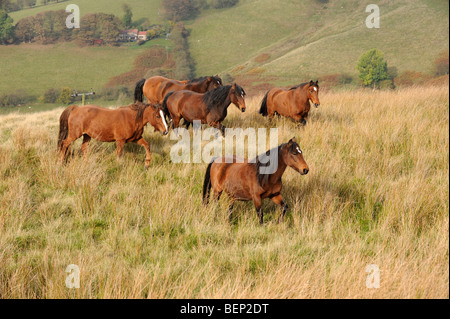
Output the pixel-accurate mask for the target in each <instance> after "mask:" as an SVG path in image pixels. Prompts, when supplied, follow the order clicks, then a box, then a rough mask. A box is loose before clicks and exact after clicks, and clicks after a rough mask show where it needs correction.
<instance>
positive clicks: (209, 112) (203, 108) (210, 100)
mask: <svg viewBox="0 0 450 319" xmlns="http://www.w3.org/2000/svg"><path fill="white" fill-rule="evenodd" d="M245 95H246V94H245V91H244V89H243V88H242V87H240V86H239V85H237V84H236V83H235V84H233V85H226V86H221V87H219V88H217V89H215V90H213V91H209V92H208V93H205V94H201V93H196V92H192V91H176V92H171V93H169V94H167V95H166V97H165V99H164V102H163V109H164V111H165V112H166V113H167V112H168V113H169V114H170V116H171V117H172V120H173V125H174V126H173V127H174V128H175V129H176V128H178V126H179V123H180V120H181V119H182V118H183V119H184V120H185V121H187V122H188V123H192V122H193V121H201V123H202V124H208V125H210V126H212V127H214V128H217V129H219V130H221V132H222V135H224V136H225V126H223V125H222V121H223V120H224V119H225V118H226V117H227V111H228V107H229V106H230V104H231V103H233V104H234V105H236V106H237V108H238V109H239V110H241V111H242V112H245V110H246V106H245Z"/></svg>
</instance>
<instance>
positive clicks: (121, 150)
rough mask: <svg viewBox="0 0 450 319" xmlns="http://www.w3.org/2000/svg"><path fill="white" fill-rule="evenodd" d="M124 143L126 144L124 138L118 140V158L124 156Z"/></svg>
mask: <svg viewBox="0 0 450 319" xmlns="http://www.w3.org/2000/svg"><path fill="white" fill-rule="evenodd" d="M124 145H125V141H124V140H117V141H116V147H117V160H120V158H121V157H122V153H123V147H124Z"/></svg>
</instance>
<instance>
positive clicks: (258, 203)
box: [253, 196, 264, 225]
mask: <svg viewBox="0 0 450 319" xmlns="http://www.w3.org/2000/svg"><path fill="white" fill-rule="evenodd" d="M253 203H254V204H255V208H256V213H257V214H258V218H259V224H260V225H262V224H263V223H264V214H263V211H262V199H261V197H260V196H257V197H255V198H253Z"/></svg>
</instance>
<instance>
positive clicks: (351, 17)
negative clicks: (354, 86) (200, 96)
mask: <svg viewBox="0 0 450 319" xmlns="http://www.w3.org/2000/svg"><path fill="white" fill-rule="evenodd" d="M372 2H373V1H348V0H345V1H344V0H338V1H329V2H328V1H325V0H321V1H318V0H309V1H286V0H241V1H240V2H239V4H238V5H237V6H235V7H233V8H230V9H226V10H222V11H210V12H205V14H204V15H203V16H201V17H200V18H198V19H197V20H196V21H194V22H193V23H192V24H191V25H190V28H191V30H192V32H191V37H190V41H191V42H190V43H191V54H192V56H193V57H194V59H195V60H196V61H197V73H198V74H210V73H219V72H228V73H230V74H231V75H233V76H236V75H244V76H251V77H255V78H256V79H257V78H261V79H262V80H269V81H270V82H274V81H275V82H277V83H286V84H289V83H297V82H298V81H302V80H309V79H310V78H318V77H321V76H324V75H329V74H334V73H348V74H350V75H353V76H355V77H356V75H357V71H356V62H357V60H358V57H359V56H360V55H361V54H362V53H364V52H365V51H367V50H369V49H372V48H377V49H380V50H381V51H383V52H384V54H385V58H386V59H387V61H388V64H389V65H390V66H395V67H397V68H398V70H399V71H400V72H401V71H405V70H415V71H420V72H430V70H431V69H432V67H433V61H434V59H436V57H437V55H438V54H439V53H440V52H442V51H443V50H445V49H448V35H449V31H448V28H449V23H448V12H449V11H448V2H446V1H436V0H412V1H386V0H385V1H379V2H377V4H378V5H379V7H380V11H381V28H380V29H368V28H367V27H366V25H365V20H366V18H367V16H368V15H369V13H366V12H365V8H366V6H367V5H368V4H371V3H372ZM257 61H258V62H257Z"/></svg>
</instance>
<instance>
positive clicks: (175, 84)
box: [134, 75, 222, 104]
mask: <svg viewBox="0 0 450 319" xmlns="http://www.w3.org/2000/svg"><path fill="white" fill-rule="evenodd" d="M220 86H222V79H221V78H220V77H219V76H218V75H216V76H205V77H201V78H198V79H195V80H191V81H177V80H171V79H167V78H165V77H162V76H154V77H151V78H149V79H147V80H146V79H142V80H140V81H139V82H137V83H136V89H135V93H134V99H135V102H144V95H145V96H146V97H147V99H148V101H149V103H150V104H162V102H163V100H164V97H165V96H166V95H167V93H169V92H174V91H182V90H188V91H194V92H197V93H206V92H209V91H211V90H214V89H216V88H218V87H220Z"/></svg>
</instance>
